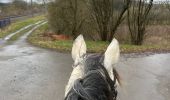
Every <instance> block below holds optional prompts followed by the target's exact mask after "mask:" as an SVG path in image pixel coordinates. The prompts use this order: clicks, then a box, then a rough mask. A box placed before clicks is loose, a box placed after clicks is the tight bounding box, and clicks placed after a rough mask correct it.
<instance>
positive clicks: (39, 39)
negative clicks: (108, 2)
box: [28, 24, 170, 53]
mask: <svg viewBox="0 0 170 100" xmlns="http://www.w3.org/2000/svg"><path fill="white" fill-rule="evenodd" d="M46 30H48V24H45V25H43V26H41V27H40V28H38V29H36V30H35V31H34V32H33V33H32V34H31V35H30V36H29V37H28V41H29V42H30V43H31V44H33V45H36V46H40V47H43V48H50V49H54V50H57V51H61V52H63V51H64V52H70V51H71V48H72V43H73V41H72V40H63V41H61V40H60V41H58V40H55V41H53V40H52V39H50V38H48V37H44V36H43V35H42V33H44V32H45V31H46ZM86 44H87V50H88V52H90V53H91V52H93V53H98V52H104V51H105V50H106V48H107V46H108V45H109V42H103V41H97V42H96V41H86ZM120 49H121V52H122V53H143V52H169V51H170V45H166V46H164V45H142V46H136V45H130V44H121V45H120Z"/></svg>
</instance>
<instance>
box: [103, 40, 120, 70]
mask: <svg viewBox="0 0 170 100" xmlns="http://www.w3.org/2000/svg"><path fill="white" fill-rule="evenodd" d="M119 55H120V51H119V43H118V41H117V40H116V39H115V38H114V39H113V40H112V42H111V43H110V45H109V46H108V47H107V50H106V52H105V54H104V62H103V63H104V66H105V67H106V69H107V70H112V69H111V68H112V67H113V65H114V64H115V63H117V62H118V59H119Z"/></svg>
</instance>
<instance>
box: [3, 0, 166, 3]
mask: <svg viewBox="0 0 170 100" xmlns="http://www.w3.org/2000/svg"><path fill="white" fill-rule="evenodd" d="M10 1H12V0H0V2H4V3H7V2H10ZM24 1H30V0H24ZM33 1H34V0H33ZM154 1H166V0H154Z"/></svg>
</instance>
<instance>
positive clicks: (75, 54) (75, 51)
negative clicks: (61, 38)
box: [72, 35, 86, 61]
mask: <svg viewBox="0 0 170 100" xmlns="http://www.w3.org/2000/svg"><path fill="white" fill-rule="evenodd" d="M84 54H86V43H85V41H84V38H83V35H79V36H78V37H77V38H76V39H75V41H74V43H73V47H72V58H73V60H74V61H75V60H76V59H78V58H80V57H81V56H83V55H84Z"/></svg>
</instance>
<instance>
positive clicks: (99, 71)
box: [66, 54, 117, 100]
mask: <svg viewBox="0 0 170 100" xmlns="http://www.w3.org/2000/svg"><path fill="white" fill-rule="evenodd" d="M102 62H103V56H102V55H100V54H90V55H88V56H87V57H86V59H85V60H84V65H83V67H84V74H85V76H81V77H79V78H77V79H76V80H74V81H75V82H74V84H73V86H72V88H71V89H70V91H69V92H68V94H67V96H66V100H94V99H96V100H116V96H117V91H116V89H115V81H112V80H111V78H110V76H109V74H108V72H107V70H106V69H105V67H104V66H103V64H102Z"/></svg>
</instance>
